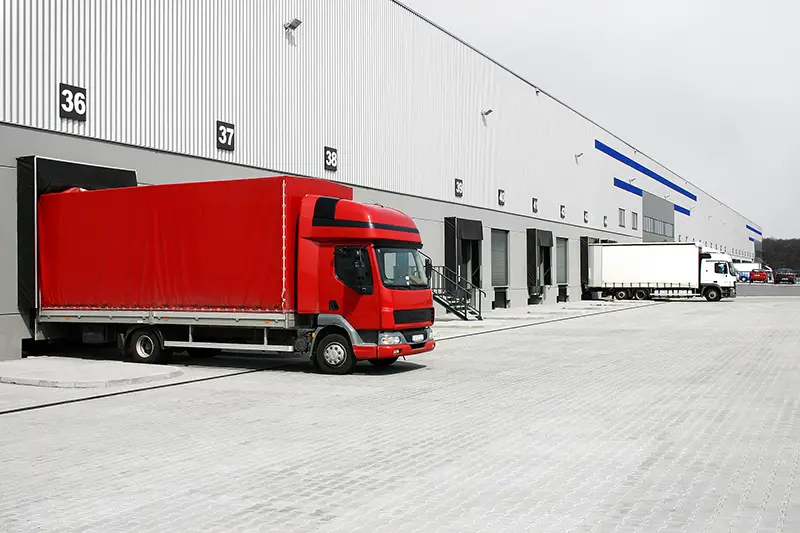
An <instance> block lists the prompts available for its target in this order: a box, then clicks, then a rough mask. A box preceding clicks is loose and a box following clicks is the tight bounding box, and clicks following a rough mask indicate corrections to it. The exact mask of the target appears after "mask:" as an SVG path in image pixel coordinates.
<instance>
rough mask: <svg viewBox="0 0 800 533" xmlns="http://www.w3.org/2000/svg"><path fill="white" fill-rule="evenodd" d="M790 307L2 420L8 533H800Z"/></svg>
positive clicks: (604, 326)
mask: <svg viewBox="0 0 800 533" xmlns="http://www.w3.org/2000/svg"><path fill="white" fill-rule="evenodd" d="M798 304H800V300H796V299H791V298H773V299H769V298H750V299H748V298H742V299H739V300H736V301H730V302H720V303H715V304H714V303H708V302H705V301H699V300H698V301H689V302H673V303H668V304H662V305H655V306H650V307H645V308H641V309H634V310H630V311H623V312H619V313H612V314H605V315H599V316H591V317H586V318H581V319H578V320H569V321H563V322H558V323H551V324H544V325H539V326H533V327H530V328H523V329H515V330H510V331H506V332H499V333H490V334H486V335H479V336H472V337H467V338H462V339H455V340H450V341H443V342H442V343H441V344H440V345H439V348H438V349H437V351H436V352H434V353H432V354H430V355H426V356H422V357H418V358H416V359H413V362H408V363H403V364H400V365H398V366H397V367H396V368H392V369H388V370H382V369H373V368H371V367H369V366H365V367H363V368H359V372H358V373H357V374H355V375H352V376H344V377H334V376H321V375H317V374H313V373H310V372H307V367H306V366H304V365H296V366H289V367H283V369H281V370H269V369H268V368H269V367H265V368H266V369H265V370H263V371H256V372H253V373H248V374H240V375H236V376H231V377H227V378H222V379H214V380H209V381H199V382H194V383H189V384H184V385H179V386H171V387H167V388H160V389H156V390H149V391H145V392H136V393H131V394H123V395H119V396H114V397H108V398H101V399H95V400H89V401H85V402H78V403H71V404H66V405H60V406H55V407H47V408H42V409H38V410H32V411H26V412H20V413H14V414H7V415H0V480H1V481H2V483H0V531H4V532H6V531H8V532H17V531H98V532H104V533H105V532H110V531H158V532H165V531H225V532H230V531H270V532H273V531H281V532H283V531H326V532H327V531H370V532H372V531H388V532H395V531H398V532H403V531H409V532H411V531H420V532H429V531H492V532H494V531H535V532H539V531H646V532H650V531H757V530H758V531H787V532H789V531H791V532H796V531H800V483H798V482H797V480H796V478H797V475H798V465H800V425H799V424H798V423H797V420H798V416H799V415H800V386H798V385H800V370H799V367H798V363H797V359H798V356H800V331H799V330H800V320H798V319H799V318H800V316H799V315H800V305H798ZM754 317H758V319H757V320H754ZM409 361H412V360H409ZM236 369H241V367H240V366H239V367H237V368H235V369H234V370H236ZM198 371H199V370H198ZM230 371H231V369H226V368H206V369H204V370H203V372H206V373H208V374H209V375H211V374H213V373H214V372H218V373H219V374H224V373H226V372H230ZM4 387H12V388H17V389H28V390H30V389H34V388H33V387H20V386H14V385H2V384H0V390H2V388H4ZM37 390H38V391H40V392H41V391H45V389H37ZM49 392H54V393H62V392H65V391H49ZM71 392H75V391H71Z"/></svg>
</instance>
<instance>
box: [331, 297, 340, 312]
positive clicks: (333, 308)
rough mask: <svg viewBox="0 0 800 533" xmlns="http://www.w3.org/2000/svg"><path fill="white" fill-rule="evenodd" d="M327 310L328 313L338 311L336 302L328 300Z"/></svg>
mask: <svg viewBox="0 0 800 533" xmlns="http://www.w3.org/2000/svg"><path fill="white" fill-rule="evenodd" d="M328 310H330V311H338V310H339V302H337V301H336V300H330V301H329V302H328Z"/></svg>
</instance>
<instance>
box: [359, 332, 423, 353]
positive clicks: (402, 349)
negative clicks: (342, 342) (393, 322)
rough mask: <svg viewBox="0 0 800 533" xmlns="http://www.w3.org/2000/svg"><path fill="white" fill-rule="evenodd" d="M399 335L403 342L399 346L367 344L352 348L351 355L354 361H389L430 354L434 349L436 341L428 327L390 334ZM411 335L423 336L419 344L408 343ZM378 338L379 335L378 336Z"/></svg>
mask: <svg viewBox="0 0 800 533" xmlns="http://www.w3.org/2000/svg"><path fill="white" fill-rule="evenodd" d="M390 333H396V334H398V335H400V337H401V339H403V341H405V342H401V343H400V344H387V345H382V344H378V345H375V344H369V345H360V346H358V345H357V346H353V353H354V354H355V356H356V359H391V358H393V357H404V356H406V355H417V354H420V353H425V352H430V351H431V350H433V349H434V348H435V347H436V340H435V339H434V336H433V331H432V329H431V328H430V327H427V328H424V329H422V330H406V331H397V332H390ZM412 334H424V339H423V340H421V341H420V342H410V341H411V335H412ZM378 337H379V338H380V335H378Z"/></svg>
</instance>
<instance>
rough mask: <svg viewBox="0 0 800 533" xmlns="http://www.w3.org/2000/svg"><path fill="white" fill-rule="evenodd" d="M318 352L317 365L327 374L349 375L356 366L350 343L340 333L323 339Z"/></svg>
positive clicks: (318, 346) (318, 345)
mask: <svg viewBox="0 0 800 533" xmlns="http://www.w3.org/2000/svg"><path fill="white" fill-rule="evenodd" d="M316 351H317V364H318V365H319V368H320V370H322V371H323V372H324V373H325V374H338V375H342V374H349V373H350V372H352V371H353V368H354V367H355V366H356V357H355V355H353V349H352V348H351V347H350V341H348V340H347V339H346V338H344V337H343V336H342V335H339V334H338V333H331V334H330V335H327V336H325V337H323V339H322V340H321V341H319V344H317V350H316Z"/></svg>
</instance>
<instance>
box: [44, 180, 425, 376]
mask: <svg viewBox="0 0 800 533" xmlns="http://www.w3.org/2000/svg"><path fill="white" fill-rule="evenodd" d="M352 198H353V191H352V189H351V188H349V187H346V186H343V185H338V184H334V183H330V182H326V181H324V180H318V179H310V178H295V177H274V178H257V179H245V180H230V181H214V182H199V183H182V184H171V185H153V186H139V187H127V188H118V189H105V190H96V191H84V190H80V189H71V190H68V191H65V192H60V193H54V194H45V195H43V196H42V197H41V198H40V199H39V201H38V206H37V216H38V233H37V235H38V237H37V239H38V250H39V270H38V272H39V288H40V289H39V293H40V301H39V306H38V307H39V313H38V323H39V327H40V328H42V329H43V330H45V329H48V328H49V329H50V332H49V333H50V334H49V335H48V337H51V338H52V337H60V338H64V337H65V336H66V337H69V336H72V337H77V336H80V337H81V338H82V339H84V340H94V341H95V342H111V341H113V340H114V339H116V341H117V343H118V346H119V347H120V348H121V349H123V350H124V352H125V353H126V354H127V355H128V356H129V357H131V358H132V359H133V360H135V361H138V362H147V363H156V362H159V361H162V360H164V358H165V357H166V356H167V355H169V353H170V352H173V351H176V352H177V351H188V352H189V353H190V354H191V353H203V354H210V353H213V352H215V351H219V350H235V351H242V350H244V351H254V352H284V353H289V354H296V353H302V354H307V355H308V356H309V357H310V359H311V361H312V362H313V363H314V364H315V365H316V366H317V367H318V368H319V369H320V370H322V371H323V372H325V373H331V374H345V373H348V372H350V371H351V370H352V369H353V367H354V366H355V364H356V362H357V361H358V360H368V361H370V362H371V363H373V364H376V365H379V366H388V365H391V364H392V363H394V362H395V361H397V359H398V358H399V357H401V356H407V355H414V354H419V353H423V352H428V351H431V350H433V349H434V347H435V345H436V342H435V340H434V338H433V331H432V328H431V326H432V325H433V321H434V310H433V298H432V294H431V290H430V287H429V284H428V280H427V273H428V272H430V264H429V263H428V262H427V260H426V261H423V259H422V255H421V254H420V252H419V249H420V248H421V247H422V241H421V238H420V234H419V231H418V229H417V227H416V225H415V224H414V221H413V220H412V219H411V218H410V217H409V216H407V215H406V214H404V213H402V212H400V211H398V210H395V209H391V208H387V207H383V206H377V205H364V204H360V203H357V202H355V201H353V200H352Z"/></svg>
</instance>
